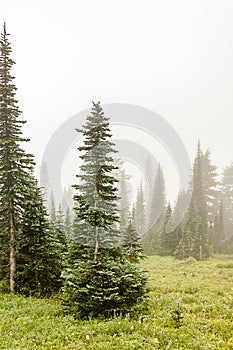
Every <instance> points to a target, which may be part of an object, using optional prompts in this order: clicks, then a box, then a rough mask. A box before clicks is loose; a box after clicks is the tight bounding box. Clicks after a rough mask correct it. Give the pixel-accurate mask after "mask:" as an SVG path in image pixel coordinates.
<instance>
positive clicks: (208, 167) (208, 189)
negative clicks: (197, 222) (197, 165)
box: [201, 150, 219, 227]
mask: <svg viewBox="0 0 233 350" xmlns="http://www.w3.org/2000/svg"><path fill="white" fill-rule="evenodd" d="M201 162H202V172H203V188H204V196H205V198H204V201H205V203H206V206H207V207H206V208H207V225H208V227H210V223H213V222H214V217H215V212H216V203H217V198H218V197H219V194H218V192H219V191H218V190H217V185H218V182H217V180H216V177H217V167H216V166H215V165H213V164H212V163H211V160H210V151H209V150H207V151H206V152H205V153H204V154H202V159H201Z"/></svg>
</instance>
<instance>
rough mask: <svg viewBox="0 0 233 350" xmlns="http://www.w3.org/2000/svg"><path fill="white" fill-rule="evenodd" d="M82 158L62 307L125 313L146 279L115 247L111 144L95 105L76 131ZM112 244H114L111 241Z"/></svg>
mask: <svg viewBox="0 0 233 350" xmlns="http://www.w3.org/2000/svg"><path fill="white" fill-rule="evenodd" d="M78 131H79V132H81V133H82V134H83V135H84V142H83V145H82V146H80V147H79V151H80V152H82V155H80V158H81V159H82V160H83V164H82V165H81V174H79V175H78V176H77V178H78V180H79V183H78V184H77V185H75V186H74V187H75V189H76V191H77V194H76V195H75V197H74V198H75V212H76V217H77V218H78V221H77V225H75V226H74V239H73V242H72V244H71V245H70V252H69V256H68V261H69V264H70V268H68V269H66V270H65V271H64V273H63V278H64V297H65V300H64V303H65V307H66V308H67V309H68V310H69V311H70V312H72V314H73V315H75V316H76V317H81V318H85V317H90V315H91V316H92V317H96V316H99V315H102V316H105V317H106V316H110V315H112V314H113V313H114V311H119V312H120V311H121V312H127V311H129V310H130V308H131V307H132V306H133V305H135V304H136V303H137V302H138V301H139V299H140V298H141V297H142V296H143V295H144V293H145V292H146V279H145V276H144V275H143V274H142V273H141V272H140V270H139V269H138V267H137V266H136V265H135V264H133V263H132V262H131V261H130V260H129V259H128V255H127V254H126V252H125V249H123V248H121V247H119V246H116V245H115V244H116V241H115V238H116V234H117V233H118V232H116V228H115V225H116V223H117V222H118V221H119V217H118V211H117V202H116V201H117V199H118V196H117V188H116V186H115V184H116V182H117V180H116V178H114V176H112V171H113V170H114V168H115V167H114V165H113V164H114V160H113V154H114V153H115V151H114V144H113V143H112V142H111V141H110V138H111V133H110V129H109V119H108V118H107V117H105V116H104V113H103V110H102V107H101V105H100V103H93V108H92V112H91V114H90V115H89V116H88V117H87V120H86V124H85V125H84V126H83V128H82V129H81V130H78ZM114 242H115V243H114Z"/></svg>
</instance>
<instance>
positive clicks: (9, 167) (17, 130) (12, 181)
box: [0, 24, 33, 293]
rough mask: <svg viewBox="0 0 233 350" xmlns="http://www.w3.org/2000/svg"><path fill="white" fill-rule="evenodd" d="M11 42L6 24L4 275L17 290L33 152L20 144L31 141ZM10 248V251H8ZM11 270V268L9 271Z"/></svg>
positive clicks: (0, 172) (0, 91)
mask: <svg viewBox="0 0 233 350" xmlns="http://www.w3.org/2000/svg"><path fill="white" fill-rule="evenodd" d="M11 51H12V50H11V46H10V43H9V41H8V34H7V33H6V26H5V24H4V28H3V33H2V34H1V40H0V183H1V186H0V190H1V192H0V203H1V206H0V227H1V241H2V245H1V265H2V266H1V275H2V277H6V278H7V279H8V278H9V281H10V291H11V292H12V293H14V291H15V272H16V259H15V249H16V241H17V233H18V230H19V227H20V219H21V216H22V210H23V208H22V197H23V196H24V195H25V192H26V188H27V186H28V181H27V180H28V175H27V174H28V170H31V169H32V167H33V164H32V156H31V155H29V154H26V153H25V152H24V150H23V149H22V148H21V147H20V145H21V144H22V143H23V142H26V141H28V140H27V139H24V138H23V137H22V136H21V135H22V132H21V126H22V124H23V123H24V121H21V120H19V116H20V113H21V112H20V110H19V108H18V105H17V101H16V99H15V91H16V86H15V85H14V84H13V79H14V77H13V76H12V75H11V68H12V66H13V65H14V63H15V62H14V61H13V60H12V59H11V57H10V55H11ZM8 251H9V254H8ZM8 271H9V272H8Z"/></svg>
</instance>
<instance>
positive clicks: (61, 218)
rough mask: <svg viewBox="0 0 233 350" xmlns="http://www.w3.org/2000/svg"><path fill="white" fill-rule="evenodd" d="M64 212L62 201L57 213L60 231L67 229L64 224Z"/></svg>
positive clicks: (57, 224)
mask: <svg viewBox="0 0 233 350" xmlns="http://www.w3.org/2000/svg"><path fill="white" fill-rule="evenodd" d="M64 220H65V219H64V213H63V210H62V206H61V203H59V205H58V211H57V213H56V223H55V224H56V228H57V229H58V230H59V231H60V232H63V233H64V231H65V225H64Z"/></svg>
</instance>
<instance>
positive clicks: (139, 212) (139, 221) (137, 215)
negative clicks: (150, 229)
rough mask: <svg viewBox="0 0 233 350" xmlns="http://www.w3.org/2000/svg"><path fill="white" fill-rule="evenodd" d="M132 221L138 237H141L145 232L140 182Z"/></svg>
mask: <svg viewBox="0 0 233 350" xmlns="http://www.w3.org/2000/svg"><path fill="white" fill-rule="evenodd" d="M133 220H134V224H135V227H136V230H137V232H138V234H139V236H142V235H143V233H144V232H145V230H146V213H145V196H144V186H143V184H142V181H141V182H140V185H139V187H138V191H137V197H136V203H135V208H134V213H133Z"/></svg>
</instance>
